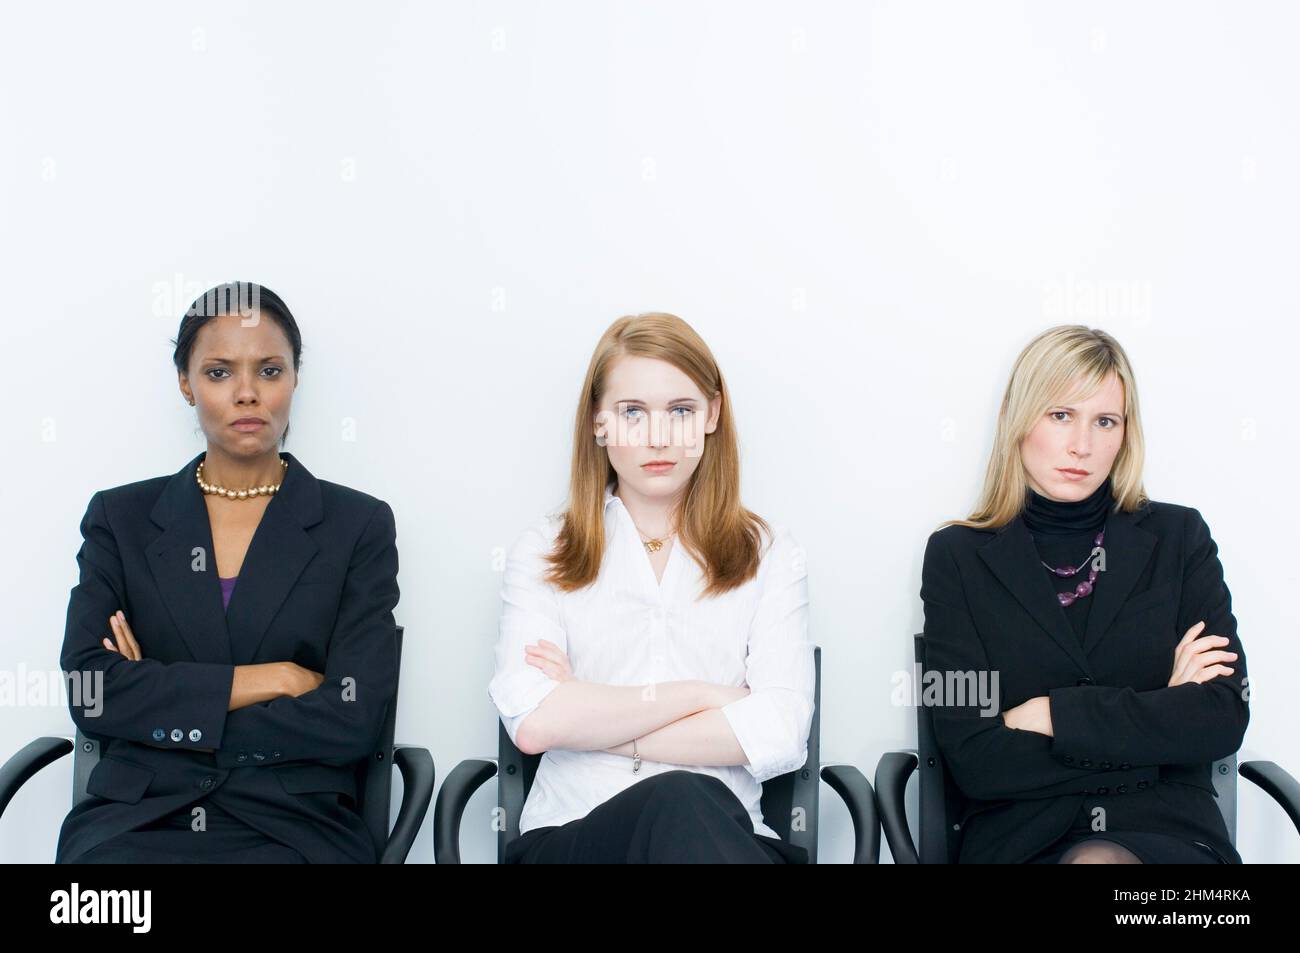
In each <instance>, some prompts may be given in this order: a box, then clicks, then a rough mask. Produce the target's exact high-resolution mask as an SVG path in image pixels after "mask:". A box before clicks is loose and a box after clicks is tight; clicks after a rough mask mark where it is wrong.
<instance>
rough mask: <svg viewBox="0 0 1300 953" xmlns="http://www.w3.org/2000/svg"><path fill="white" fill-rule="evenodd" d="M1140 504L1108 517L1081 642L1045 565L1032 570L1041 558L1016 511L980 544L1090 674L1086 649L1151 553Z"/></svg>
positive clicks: (1032, 612)
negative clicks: (1101, 560)
mask: <svg viewBox="0 0 1300 953" xmlns="http://www.w3.org/2000/svg"><path fill="white" fill-rule="evenodd" d="M1149 512H1150V510H1149V509H1148V508H1147V507H1142V508H1141V509H1139V510H1138V511H1136V512H1134V513H1111V514H1110V515H1109V516H1107V517H1106V540H1105V543H1104V546H1103V549H1104V551H1105V558H1106V562H1105V567H1106V568H1105V569H1104V570H1103V571H1101V572H1099V573H1098V575H1097V585H1096V588H1095V589H1094V590H1093V592H1092V595H1090V596H1088V597H1087V598H1089V599H1092V600H1093V604H1092V606H1091V608H1090V610H1089V612H1088V624H1087V626H1086V627H1085V629H1084V637H1083V644H1082V646H1081V645H1080V644H1079V639H1078V637H1077V636H1076V635H1075V634H1074V628H1073V627H1072V626H1071V625H1070V620H1069V619H1067V618H1066V617H1065V612H1064V610H1063V609H1062V608H1061V605H1060V603H1059V602H1058V601H1057V599H1056V590H1055V589H1054V588H1053V587H1052V584H1051V581H1050V580H1049V579H1048V577H1047V571H1046V570H1042V571H1041V572H1033V571H1030V569H1029V567H1033V566H1038V565H1039V563H1040V562H1041V559H1040V557H1039V555H1038V548H1037V547H1036V546H1035V545H1034V539H1033V537H1032V536H1031V535H1030V534H1029V529H1028V528H1027V527H1026V526H1025V523H1024V519H1023V518H1022V517H1019V516H1017V517H1016V518H1015V519H1014V520H1012V521H1011V522H1010V523H1008V524H1007V525H1006V526H1004V527H1002V528H1001V529H1000V530H999V531H998V533H997V535H996V536H994V537H993V539H992V540H990V541H989V542H988V543H986V544H985V545H984V546H983V547H981V548H980V550H979V554H980V556H981V557H983V559H984V562H985V563H987V564H988V567H989V569H991V570H992V571H993V574H994V575H995V576H997V577H998V579H999V580H1000V581H1001V582H1002V584H1003V585H1004V586H1006V587H1007V588H1008V589H1009V590H1011V593H1012V594H1013V595H1014V596H1015V597H1016V599H1017V600H1018V601H1019V602H1020V604H1021V605H1022V606H1024V608H1025V611H1026V612H1028V613H1029V614H1030V615H1031V616H1033V617H1034V620H1035V621H1036V622H1037V623H1038V624H1039V625H1041V626H1042V627H1043V628H1044V629H1045V630H1046V631H1047V634H1048V635H1050V636H1051V637H1052V641H1054V642H1055V643H1056V644H1057V645H1059V646H1060V647H1061V650H1062V651H1063V652H1065V654H1066V655H1068V656H1070V658H1071V659H1073V660H1074V662H1075V664H1077V665H1078V666H1079V668H1080V669H1081V670H1082V671H1084V672H1086V673H1088V674H1089V675H1091V673H1092V671H1091V666H1090V665H1089V664H1088V655H1089V654H1090V653H1091V652H1092V650H1093V648H1094V647H1095V646H1096V645H1097V643H1098V642H1099V641H1100V640H1101V637H1102V636H1103V635H1105V634H1106V630H1107V629H1108V628H1110V624H1111V622H1113V621H1114V620H1115V616H1116V615H1117V614H1118V613H1119V610H1120V609H1122V608H1123V607H1124V602H1125V601H1126V600H1127V599H1128V597H1129V593H1131V592H1132V591H1133V587H1134V585H1136V584H1137V580H1138V577H1139V576H1140V575H1141V574H1142V570H1143V569H1145V568H1146V565H1147V563H1148V562H1149V561H1150V559H1151V552H1152V550H1154V549H1155V544H1156V538H1155V536H1154V535H1153V534H1152V533H1149V532H1147V531H1146V530H1145V529H1143V528H1142V527H1141V526H1139V525H1138V523H1139V522H1140V521H1141V520H1142V519H1143V518H1144V517H1145V516H1146V515H1147V513H1149Z"/></svg>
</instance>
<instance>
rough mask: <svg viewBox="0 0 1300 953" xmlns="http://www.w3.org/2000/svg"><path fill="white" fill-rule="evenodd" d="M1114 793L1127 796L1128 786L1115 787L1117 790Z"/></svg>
mask: <svg viewBox="0 0 1300 953" xmlns="http://www.w3.org/2000/svg"><path fill="white" fill-rule="evenodd" d="M1115 793H1116V794H1128V785H1127V784H1121V785H1120V786H1119V787H1117V788H1116V789H1115Z"/></svg>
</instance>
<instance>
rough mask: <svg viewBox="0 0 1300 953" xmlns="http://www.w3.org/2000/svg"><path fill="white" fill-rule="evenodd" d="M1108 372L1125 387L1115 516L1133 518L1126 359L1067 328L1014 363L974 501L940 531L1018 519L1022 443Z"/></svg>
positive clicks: (1100, 338) (1133, 457)
mask: <svg viewBox="0 0 1300 953" xmlns="http://www.w3.org/2000/svg"><path fill="white" fill-rule="evenodd" d="M1111 372H1114V373H1115V375H1116V376H1117V377H1118V378H1119V381H1120V383H1121V384H1123V385H1124V439H1123V442H1122V443H1121V445H1120V449H1119V453H1118V454H1116V455H1115V462H1114V464H1113V465H1112V466H1111V471H1110V480H1111V490H1112V493H1113V495H1114V497H1115V510H1116V511H1117V512H1119V511H1123V512H1127V513H1131V512H1133V511H1134V510H1136V509H1138V508H1139V507H1140V506H1142V505H1143V504H1144V503H1145V502H1146V501H1147V493H1146V488H1145V487H1144V486H1143V485H1142V466H1143V462H1144V461H1145V458H1146V443H1145V441H1144V440H1143V437H1142V418H1141V414H1140V413H1139V410H1138V394H1137V382H1136V380H1135V378H1134V376H1133V367H1132V365H1131V364H1130V363H1129V359H1128V355H1127V354H1125V353H1124V349H1123V348H1122V347H1120V346H1119V342H1118V341H1116V340H1115V339H1114V338H1113V337H1111V336H1110V335H1109V334H1107V333H1106V332H1105V331H1102V330H1099V329H1096V328H1088V327H1084V326H1083V325H1080V324H1065V325H1061V326H1059V327H1054V328H1048V329H1047V330H1046V331H1044V332H1042V333H1041V334H1039V335H1038V336H1037V337H1036V338H1034V339H1033V340H1032V341H1030V342H1029V344H1028V345H1026V346H1025V349H1024V350H1023V351H1021V352H1020V356H1019V357H1018V358H1016V363H1015V365H1014V366H1013V367H1012V368H1011V380H1010V381H1009V382H1008V383H1007V390H1006V393H1005V394H1004V395H1003V397H1002V409H1001V410H1000V411H999V413H998V429H997V434H996V435H995V436H994V438H993V452H992V453H991V454H990V455H989V465H988V471H987V472H986V474H985V476H984V490H983V492H982V493H981V494H980V498H979V502H978V503H977V504H976V505H975V511H974V512H973V513H971V515H970V516H969V517H967V518H966V519H964V520H947V521H945V522H944V523H942V524H940V525H941V527H942V526H951V525H958V526H970V527H973V528H975V529H997V528H998V527H1001V526H1005V525H1006V524H1007V523H1010V522H1011V521H1012V520H1013V519H1015V518H1016V517H1017V516H1019V515H1020V512H1021V511H1022V510H1023V509H1024V507H1025V499H1026V495H1027V492H1026V491H1027V490H1028V487H1029V482H1028V480H1027V479H1026V474H1025V465H1024V463H1023V461H1022V460H1021V458H1020V444H1021V443H1022V442H1023V441H1024V439H1025V437H1027V436H1028V435H1029V431H1031V430H1033V428H1034V426H1035V425H1036V424H1037V423H1038V421H1039V419H1040V418H1041V417H1042V415H1043V414H1044V413H1046V412H1047V409H1048V408H1049V407H1052V406H1054V405H1055V404H1058V403H1061V402H1062V401H1063V400H1065V399H1067V398H1075V397H1088V396H1091V395H1092V394H1093V393H1095V392H1096V391H1097V390H1098V389H1099V388H1100V387H1101V385H1102V383H1103V382H1104V381H1105V379H1106V376H1107V375H1108V374H1110V373H1111Z"/></svg>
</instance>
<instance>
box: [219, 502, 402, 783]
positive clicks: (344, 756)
mask: <svg viewBox="0 0 1300 953" xmlns="http://www.w3.org/2000/svg"><path fill="white" fill-rule="evenodd" d="M398 595H399V592H398V588H397V529H396V525H395V523H394V519H393V511H392V508H391V507H390V506H389V505H388V504H387V503H384V502H382V501H380V502H379V504H378V505H377V506H376V507H375V508H374V511H373V512H372V513H371V515H370V520H369V523H368V524H367V525H366V528H365V529H364V530H363V531H362V533H361V536H360V537H359V539H358V540H357V543H356V545H355V547H354V548H353V551H352V556H351V559H350V560H349V563H348V571H347V577H346V579H345V580H344V583H343V594H342V597H341V598H340V600H339V612H338V618H337V619H336V621H335V623H334V630H333V632H332V633H331V634H330V641H329V646H328V648H327V649H326V655H325V671H324V673H322V674H324V676H325V680H324V681H323V682H322V683H321V684H320V685H319V686H318V687H317V688H315V689H313V690H312V691H310V692H307V693H305V694H303V695H299V696H297V697H296V698H291V697H281V698H275V699H272V700H271V701H269V702H263V703H261V704H257V705H249V706H247V707H244V708H238V709H236V710H235V711H232V712H230V713H229V714H228V715H227V716H226V732H225V737H224V738H223V739H222V743H221V747H220V749H219V750H218V751H217V752H216V760H217V765H218V767H223V768H234V767H256V766H258V765H268V764H281V763H283V762H285V761H339V762H353V761H358V760H360V759H361V758H365V757H368V756H369V755H370V754H371V753H372V752H373V751H374V746H375V744H377V743H378V740H379V733H380V731H381V730H382V728H383V723H384V718H385V716H386V715H387V713H388V706H389V705H390V704H391V703H392V701H393V699H394V697H395V696H396V694H397V623H396V622H395V620H394V618H393V608H394V607H395V606H396V605H397V600H398Z"/></svg>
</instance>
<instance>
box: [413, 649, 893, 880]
mask: <svg viewBox="0 0 1300 953" xmlns="http://www.w3.org/2000/svg"><path fill="white" fill-rule="evenodd" d="M821 659H822V655H821V648H820V647H817V648H815V649H814V651H813V665H814V668H815V670H816V687H815V689H814V694H813V718H812V727H811V729H810V730H809V732H808V760H807V761H806V762H805V763H804V766H803V767H802V768H800V769H799V770H798V771H790V772H788V773H786V774H782V775H780V776H778V777H775V778H770V779H769V780H767V781H765V782H764V783H763V795H762V799H761V801H760V807H761V809H762V812H763V821H764V822H765V823H766V824H767V825H768V826H769V827H771V828H772V830H774V831H776V833H777V835H778V836H779V837H780V838H781V839H782V840H783V841H785V842H786V843H789V844H793V845H795V846H798V847H803V848H804V849H805V850H807V851H808V862H809V863H816V862H817V814H818V794H819V784H820V780H824V781H825V782H826V783H827V784H829V785H830V786H831V789H832V790H834V791H835V792H836V793H838V794H839V795H840V797H841V798H842V799H843V800H844V803H845V805H846V806H847V807H848V809H849V816H850V817H851V818H852V820H853V833H854V846H853V862H854V863H855V864H874V863H876V862H877V860H878V859H879V857H880V824H879V823H878V822H877V820H876V805H875V798H874V797H873V795H872V791H871V784H870V782H868V781H867V779H866V777H865V776H864V775H863V774H862V772H861V771H859V770H858V769H857V768H856V767H854V766H853V765H849V764H821V763H820V761H819V760H818V759H819V758H820V754H821V681H822V678H821V674H822V663H821ZM497 737H498V742H497V744H498V747H499V750H500V756H499V757H498V758H476V759H471V760H467V761H462V762H461V763H460V764H458V765H457V766H456V768H455V770H454V771H452V772H451V774H449V775H447V780H446V781H444V782H443V784H442V788H441V790H439V791H438V800H437V802H436V803H435V804H434V808H433V846H434V857H435V859H436V861H437V862H438V863H440V864H459V863H460V822H461V815H463V814H464V812H465V805H466V804H468V803H469V799H470V797H472V796H473V794H474V792H475V791H477V790H478V789H479V787H480V786H481V785H482V784H483V783H484V782H485V781H487V780H488V778H490V777H492V776H493V775H497V776H498V777H499V782H498V784H497V805H498V807H499V808H500V812H501V813H500V818H501V820H500V822H499V823H501V826H500V828H499V829H498V832H497V863H501V862H502V860H503V859H504V857H505V852H506V845H508V844H509V843H510V842H511V841H513V840H514V839H515V838H516V837H518V836H519V817H520V815H521V814H522V813H523V809H524V801H525V799H526V798H527V797H528V791H529V789H531V788H532V786H533V777H534V776H535V775H536V774H537V765H538V764H539V763H540V762H541V760H542V755H540V754H534V755H527V754H524V753H523V752H521V751H520V750H519V749H518V748H516V747H515V746H514V743H513V742H511V740H510V735H509V734H508V733H507V732H506V729H505V726H504V725H503V724H501V722H500V720H498V722H497ZM819 767H820V771H819V770H818V768H819ZM498 768H499V770H498ZM819 776H820V780H819ZM800 810H802V812H803V819H804V824H803V825H802V826H801V827H799V828H798V829H794V830H792V829H791V828H792V827H794V826H795V825H794V824H792V819H793V817H794V815H795V812H796V811H800Z"/></svg>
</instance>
